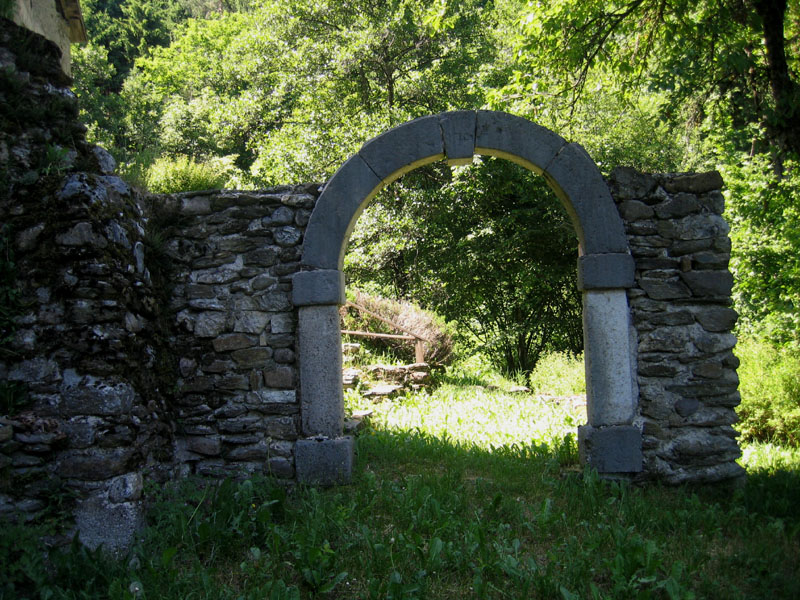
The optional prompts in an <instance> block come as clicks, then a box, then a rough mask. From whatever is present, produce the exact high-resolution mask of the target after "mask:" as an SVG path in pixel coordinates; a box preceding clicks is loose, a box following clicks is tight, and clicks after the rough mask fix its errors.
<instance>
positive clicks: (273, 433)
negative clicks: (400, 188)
mask: <svg viewBox="0 0 800 600" xmlns="http://www.w3.org/2000/svg"><path fill="white" fill-rule="evenodd" d="M318 187H319V186H318V185H311V186H298V187H282V188H275V189H271V190H267V191H259V192H232V191H223V192H209V193H200V194H190V193H187V194H181V195H174V196H168V197H152V198H151V199H150V206H151V207H152V213H153V215H154V217H153V218H154V221H155V222H157V223H158V225H156V227H157V228H158V229H159V230H160V231H161V232H162V235H163V236H164V242H165V248H164V253H165V257H167V258H168V259H169V263H170V281H169V282H168V284H169V286H170V287H171V299H170V310H171V313H172V314H173V315H174V316H173V317H172V321H173V325H174V331H175V333H174V334H173V338H174V344H173V348H174V350H175V352H176V360H177V364H178V370H179V378H178V379H177V393H176V397H175V407H176V412H175V417H176V423H177V429H176V455H175V460H176V461H178V462H179V463H181V464H183V465H185V466H186V468H184V472H188V471H190V470H191V471H193V472H195V473H198V474H201V475H225V474H237V473H243V472H246V473H267V474H271V475H274V476H276V477H280V478H292V477H293V476H294V458H293V453H294V441H295V440H296V439H297V437H298V427H299V420H300V414H299V411H300V405H299V402H298V397H297V391H296V389H297V387H298V374H297V367H296V364H295V351H294V346H295V318H296V315H295V311H294V310H293V307H292V304H291V302H290V293H291V276H292V274H293V273H294V272H296V271H297V269H298V266H299V264H298V260H299V258H300V252H301V242H302V236H303V229H304V228H305V225H306V223H307V222H308V218H309V215H310V214H311V209H312V208H313V206H314V202H315V201H316V194H317V188H318Z"/></svg>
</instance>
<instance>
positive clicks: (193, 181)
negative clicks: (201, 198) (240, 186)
mask: <svg viewBox="0 0 800 600" xmlns="http://www.w3.org/2000/svg"><path fill="white" fill-rule="evenodd" d="M234 158H235V157H227V156H226V157H222V158H211V159H209V160H206V161H201V162H197V161H195V159H194V158H192V157H189V156H183V155H178V156H174V157H161V158H157V159H156V160H155V161H154V162H153V164H151V165H150V166H149V167H148V168H147V171H146V174H145V178H144V179H145V184H146V186H147V189H149V190H150V191H151V192H156V193H158V194H169V193H174V192H196V191H200V190H213V189H220V188H222V187H225V186H226V185H227V184H228V182H229V181H231V180H234V181H237V182H238V181H239V179H240V178H239V177H238V175H239V174H240V172H239V170H238V169H237V168H236V167H235V166H234V164H233V160H234Z"/></svg>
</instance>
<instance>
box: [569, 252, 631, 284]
mask: <svg viewBox="0 0 800 600" xmlns="http://www.w3.org/2000/svg"><path fill="white" fill-rule="evenodd" d="M634 270H635V269H634V263H633V257H632V256H631V255H630V254H627V253H626V254H622V253H617V254H586V255H584V256H581V257H579V258H578V289H579V290H593V289H619V288H629V287H633V275H634Z"/></svg>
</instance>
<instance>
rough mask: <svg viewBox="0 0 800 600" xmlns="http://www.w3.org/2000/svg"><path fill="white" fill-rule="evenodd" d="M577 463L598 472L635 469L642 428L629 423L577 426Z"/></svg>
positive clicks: (639, 461) (639, 465) (638, 462)
mask: <svg viewBox="0 0 800 600" xmlns="http://www.w3.org/2000/svg"><path fill="white" fill-rule="evenodd" d="M578 448H579V450H580V455H581V463H582V464H584V465H589V466H590V467H593V468H594V469H596V470H597V472H598V473H600V474H604V473H639V472H641V470H642V460H643V459H642V432H641V431H640V430H639V428H637V427H633V426H631V425H611V426H608V427H592V426H591V425H583V426H581V427H578Z"/></svg>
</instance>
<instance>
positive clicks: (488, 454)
mask: <svg viewBox="0 0 800 600" xmlns="http://www.w3.org/2000/svg"><path fill="white" fill-rule="evenodd" d="M371 464H376V466H377V467H378V468H379V469H381V468H385V467H387V466H388V465H394V467H395V468H396V469H397V472H398V473H401V472H404V473H407V472H414V471H425V470H426V469H430V468H431V467H432V466H437V468H439V469H447V470H460V471H464V470H469V471H478V472H481V473H484V474H486V475H491V476H492V477H493V478H494V477H500V478H507V479H509V480H510V481H515V480H519V479H525V480H529V479H530V478H531V477H535V478H537V479H539V480H541V481H546V480H548V479H550V480H551V482H550V485H552V484H553V482H555V481H557V480H562V481H563V480H565V479H567V478H568V479H572V480H574V481H576V482H579V481H580V480H581V479H583V478H584V477H586V475H587V474H588V473H589V471H586V470H585V469H584V468H583V467H581V465H580V460H579V454H578V446H577V440H576V437H575V435H574V434H569V435H566V436H564V437H563V438H554V439H553V440H551V441H550V442H549V443H537V442H531V443H529V444H516V443H515V444H511V445H504V446H499V447H492V448H483V447H480V446H477V445H474V444H469V443H464V442H461V441H458V440H454V439H452V438H450V437H449V436H447V435H444V436H435V435H432V434H430V433H427V432H424V431H421V430H419V429H412V430H402V429H397V428H394V429H385V428H381V427H374V426H372V425H369V426H368V427H367V428H366V429H365V430H364V431H363V432H362V433H361V434H359V435H358V437H357V458H356V470H357V473H358V471H359V470H363V469H365V468H370V465H371ZM592 478H593V479H598V480H599V478H598V477H597V475H596V474H592ZM609 485H610V484H609ZM613 485H619V482H614V484H613ZM556 487H560V486H556ZM569 487H571V486H569ZM631 489H632V490H641V492H642V493H647V492H648V491H652V490H663V491H664V492H665V493H668V494H670V495H673V496H674V495H681V494H683V495H685V496H686V497H687V498H688V497H691V496H697V497H699V498H700V499H701V500H703V501H705V502H709V503H715V504H717V505H719V506H720V507H721V508H723V509H724V510H726V511H729V510H737V509H739V510H741V509H744V510H745V511H746V512H747V513H750V514H757V515H762V516H765V517H770V518H775V519H782V520H785V521H787V523H790V524H791V523H793V524H794V527H795V528H800V510H798V499H800V465H798V467H797V468H794V469H757V470H751V471H749V472H748V474H747V479H746V483H745V484H744V485H743V486H741V487H737V488H732V487H731V485H730V482H722V483H720V484H713V483H712V484H708V485H697V484H694V485H686V486H677V487H668V486H663V485H662V484H660V483H648V484H644V485H643V486H640V487H637V486H631ZM572 491H574V489H573V490H572ZM633 493H637V492H636V491H634V492H633ZM798 532H799V533H800V530H799V531H798Z"/></svg>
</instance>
